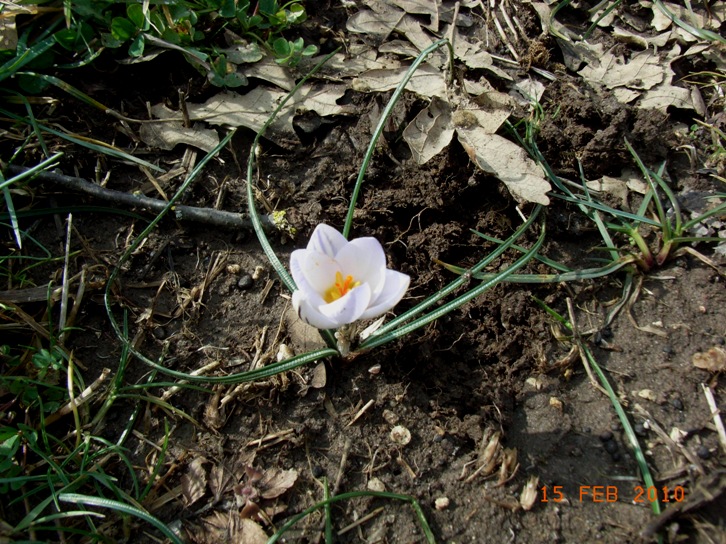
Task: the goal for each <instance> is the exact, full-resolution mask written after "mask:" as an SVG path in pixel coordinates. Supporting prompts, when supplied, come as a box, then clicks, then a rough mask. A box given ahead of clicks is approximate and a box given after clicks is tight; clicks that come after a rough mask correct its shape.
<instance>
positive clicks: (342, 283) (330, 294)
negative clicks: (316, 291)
mask: <svg viewBox="0 0 726 544" xmlns="http://www.w3.org/2000/svg"><path fill="white" fill-rule="evenodd" d="M359 285H360V282H359V281H353V276H346V277H345V279H343V274H341V273H340V272H336V273H335V283H334V284H333V286H332V287H331V288H330V289H328V290H327V291H325V294H324V295H323V300H325V302H327V303H328V304H330V303H331V302H333V301H335V300H338V299H339V298H341V297H342V296H344V295H345V294H346V293H347V292H348V291H350V290H351V289H353V288H354V287H358V286H359Z"/></svg>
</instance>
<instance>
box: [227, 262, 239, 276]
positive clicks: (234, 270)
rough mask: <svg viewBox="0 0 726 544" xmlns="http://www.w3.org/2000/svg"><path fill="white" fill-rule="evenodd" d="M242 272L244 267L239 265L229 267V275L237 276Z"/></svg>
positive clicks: (229, 265)
mask: <svg viewBox="0 0 726 544" xmlns="http://www.w3.org/2000/svg"><path fill="white" fill-rule="evenodd" d="M241 271H242V267H241V266H240V265H238V264H237V263H234V264H228V265H227V274H234V275H237V274H239V273H240V272H241Z"/></svg>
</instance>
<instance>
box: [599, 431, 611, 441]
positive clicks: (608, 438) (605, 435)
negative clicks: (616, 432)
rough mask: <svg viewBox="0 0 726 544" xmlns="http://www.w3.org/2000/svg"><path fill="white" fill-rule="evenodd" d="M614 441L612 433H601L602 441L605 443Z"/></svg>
mask: <svg viewBox="0 0 726 544" xmlns="http://www.w3.org/2000/svg"><path fill="white" fill-rule="evenodd" d="M612 439H613V433H611V432H610V431H604V432H602V433H600V440H602V441H603V442H610V441H611V440H612Z"/></svg>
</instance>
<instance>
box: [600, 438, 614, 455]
mask: <svg viewBox="0 0 726 544" xmlns="http://www.w3.org/2000/svg"><path fill="white" fill-rule="evenodd" d="M603 446H604V447H605V451H606V452H608V453H609V454H610V455H612V454H614V453H615V452H616V451H618V443H617V442H615V440H608V441H607V442H605V443H603Z"/></svg>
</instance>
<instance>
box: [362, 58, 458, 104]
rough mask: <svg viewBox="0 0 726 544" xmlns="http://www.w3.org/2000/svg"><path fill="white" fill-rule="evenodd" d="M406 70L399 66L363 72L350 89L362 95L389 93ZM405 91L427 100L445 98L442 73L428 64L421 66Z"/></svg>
mask: <svg viewBox="0 0 726 544" xmlns="http://www.w3.org/2000/svg"><path fill="white" fill-rule="evenodd" d="M408 68H409V67H408V66H401V67H400V68H396V69H390V70H369V71H367V72H363V73H362V74H361V75H360V77H358V78H356V79H354V80H353V81H352V82H351V88H352V89H353V90H354V91H359V92H364V93H372V92H376V93H382V92H385V91H390V90H391V89H395V88H396V87H398V84H399V83H400V82H401V80H402V79H403V76H404V75H405V74H406V72H407V71H408ZM406 89H407V90H409V91H412V92H414V93H416V94H418V95H421V96H425V97H427V98H433V97H434V96H438V97H440V98H445V97H446V82H445V81H444V73H443V72H442V71H441V70H438V69H436V68H434V67H433V66H431V65H430V64H422V65H420V66H419V67H418V70H416V73H414V74H413V77H411V80H410V81H409V82H408V84H407V85H406Z"/></svg>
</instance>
